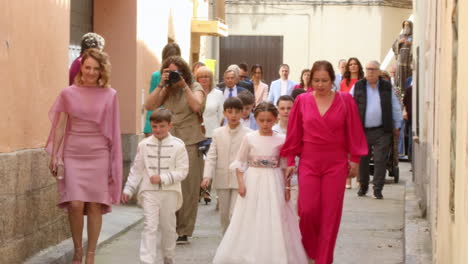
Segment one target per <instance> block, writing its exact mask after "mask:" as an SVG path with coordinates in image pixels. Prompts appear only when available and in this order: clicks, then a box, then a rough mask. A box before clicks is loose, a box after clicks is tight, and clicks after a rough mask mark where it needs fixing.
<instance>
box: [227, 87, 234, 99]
mask: <svg viewBox="0 0 468 264" xmlns="http://www.w3.org/2000/svg"><path fill="white" fill-rule="evenodd" d="M233 90H234V88H229V96H228V98H230V97H232V91H233Z"/></svg>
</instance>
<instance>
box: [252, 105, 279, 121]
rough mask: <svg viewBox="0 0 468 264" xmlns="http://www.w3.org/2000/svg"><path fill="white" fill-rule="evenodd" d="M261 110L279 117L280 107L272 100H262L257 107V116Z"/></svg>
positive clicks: (255, 114)
mask: <svg viewBox="0 0 468 264" xmlns="http://www.w3.org/2000/svg"><path fill="white" fill-rule="evenodd" d="M261 112H270V113H271V114H272V115H274V116H275V117H278V108H276V106H275V105H274V104H273V103H271V102H261V103H259V104H258V105H257V107H255V111H254V117H255V118H257V116H258V114H260V113H261Z"/></svg>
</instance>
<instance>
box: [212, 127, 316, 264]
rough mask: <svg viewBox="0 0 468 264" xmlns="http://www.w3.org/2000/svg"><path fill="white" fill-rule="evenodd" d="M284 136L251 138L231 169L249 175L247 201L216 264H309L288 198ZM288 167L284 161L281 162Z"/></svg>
mask: <svg viewBox="0 0 468 264" xmlns="http://www.w3.org/2000/svg"><path fill="white" fill-rule="evenodd" d="M284 139H285V138H284V136H283V135H280V134H278V133H276V132H274V133H273V135H272V136H261V135H260V134H259V133H258V131H254V132H251V133H249V134H247V135H246V136H245V137H244V139H243V141H242V145H241V147H240V150H239V153H238V156H237V159H236V161H234V162H233V163H232V164H231V169H236V168H238V169H239V170H241V171H244V172H245V174H244V181H245V185H246V195H245V197H240V196H239V197H238V198H237V201H236V204H235V206H234V211H233V215H232V218H231V222H230V225H229V227H228V229H227V231H226V233H225V235H224V237H223V239H222V241H221V243H220V245H219V247H218V249H217V251H216V255H215V257H214V260H213V263H215V264H303V263H304V264H305V263H307V257H306V253H305V251H304V248H303V246H302V243H301V233H300V230H299V220H298V217H297V214H296V213H295V212H294V211H293V209H292V206H291V203H290V202H286V200H285V197H284V193H285V192H284V190H285V189H284V187H285V186H284V177H283V172H282V169H281V168H280V167H281V166H280V159H279V151H280V149H281V146H282V145H283V143H284ZM281 163H282V164H283V162H281Z"/></svg>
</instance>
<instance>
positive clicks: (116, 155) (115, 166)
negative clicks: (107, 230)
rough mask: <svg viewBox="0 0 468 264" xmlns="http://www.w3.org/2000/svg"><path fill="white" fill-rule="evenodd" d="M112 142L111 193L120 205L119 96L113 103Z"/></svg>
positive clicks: (121, 169) (120, 149)
mask: <svg viewBox="0 0 468 264" xmlns="http://www.w3.org/2000/svg"><path fill="white" fill-rule="evenodd" d="M110 114H111V115H112V116H111V117H110V118H112V123H111V124H112V125H111V126H112V128H111V129H112V133H111V135H112V140H111V146H110V161H111V171H110V173H109V174H110V175H109V192H110V196H111V198H112V203H113V204H119V203H120V195H121V191H122V173H123V167H122V165H123V164H122V140H121V138H120V134H121V133H120V108H119V100H118V98H117V94H114V98H113V103H112V112H110Z"/></svg>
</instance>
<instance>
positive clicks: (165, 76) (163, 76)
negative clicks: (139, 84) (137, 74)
mask: <svg viewBox="0 0 468 264" xmlns="http://www.w3.org/2000/svg"><path fill="white" fill-rule="evenodd" d="M161 73H162V74H161V81H160V82H159V85H158V86H160V87H163V86H164V85H166V83H167V81H169V73H170V71H169V68H166V69H163V70H162V72H161Z"/></svg>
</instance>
